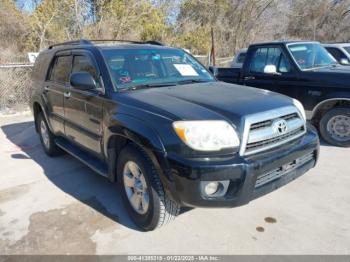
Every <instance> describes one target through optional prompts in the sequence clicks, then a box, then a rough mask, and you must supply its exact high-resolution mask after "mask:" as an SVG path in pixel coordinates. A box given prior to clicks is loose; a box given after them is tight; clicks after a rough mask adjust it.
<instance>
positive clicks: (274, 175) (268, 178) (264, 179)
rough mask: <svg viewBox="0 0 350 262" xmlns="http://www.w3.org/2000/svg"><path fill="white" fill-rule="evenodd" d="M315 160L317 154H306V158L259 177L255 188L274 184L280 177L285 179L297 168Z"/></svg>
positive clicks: (303, 157)
mask: <svg viewBox="0 0 350 262" xmlns="http://www.w3.org/2000/svg"><path fill="white" fill-rule="evenodd" d="M314 159H315V153H314V152H310V153H308V154H306V155H305V156H302V157H300V158H298V159H296V160H294V161H292V162H290V163H287V164H285V165H283V166H281V167H279V168H276V169H274V170H272V171H269V172H267V173H265V174H262V175H259V176H258V177H257V180H256V183H255V188H258V187H261V186H263V185H265V184H267V183H269V182H272V181H273V180H276V179H278V178H280V177H283V176H285V175H287V174H288V173H290V172H292V171H294V170H296V169H297V168H299V167H301V166H302V165H304V164H306V163H308V162H310V161H311V160H314Z"/></svg>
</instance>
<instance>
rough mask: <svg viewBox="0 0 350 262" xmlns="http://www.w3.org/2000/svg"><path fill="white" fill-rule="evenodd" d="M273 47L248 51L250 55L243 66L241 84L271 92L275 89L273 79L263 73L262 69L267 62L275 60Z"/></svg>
mask: <svg viewBox="0 0 350 262" xmlns="http://www.w3.org/2000/svg"><path fill="white" fill-rule="evenodd" d="M274 49H275V48H274V47H269V46H262V47H254V48H253V49H250V51H249V52H250V54H249V56H248V57H247V60H246V61H250V62H248V63H245V65H244V66H243V74H242V80H241V81H242V83H243V84H244V85H246V86H252V87H257V88H262V89H267V90H271V91H273V90H274V89H275V84H276V83H275V82H276V79H275V77H271V75H268V74H265V73H264V68H265V66H266V65H268V64H269V63H272V62H269V61H272V60H273V59H274V58H275V55H274V53H273V51H274Z"/></svg>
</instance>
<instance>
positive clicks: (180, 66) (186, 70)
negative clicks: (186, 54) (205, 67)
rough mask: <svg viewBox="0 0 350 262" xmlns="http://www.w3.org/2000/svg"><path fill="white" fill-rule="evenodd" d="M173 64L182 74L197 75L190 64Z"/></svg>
mask: <svg viewBox="0 0 350 262" xmlns="http://www.w3.org/2000/svg"><path fill="white" fill-rule="evenodd" d="M174 66H175V68H176V70H177V71H179V73H180V74H181V75H182V76H198V73H197V72H196V70H194V69H193V67H192V66H191V65H186V64H174Z"/></svg>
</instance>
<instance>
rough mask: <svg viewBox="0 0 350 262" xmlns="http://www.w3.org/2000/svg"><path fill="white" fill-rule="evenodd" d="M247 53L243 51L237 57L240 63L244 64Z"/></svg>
mask: <svg viewBox="0 0 350 262" xmlns="http://www.w3.org/2000/svg"><path fill="white" fill-rule="evenodd" d="M246 55H247V54H246V53H241V54H239V56H238V57H237V63H239V64H243V63H244V60H245V57H246Z"/></svg>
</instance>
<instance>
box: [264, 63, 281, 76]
mask: <svg viewBox="0 0 350 262" xmlns="http://www.w3.org/2000/svg"><path fill="white" fill-rule="evenodd" d="M264 73H265V74H270V75H280V73H278V72H277V68H276V66H275V65H266V66H265V67H264Z"/></svg>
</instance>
